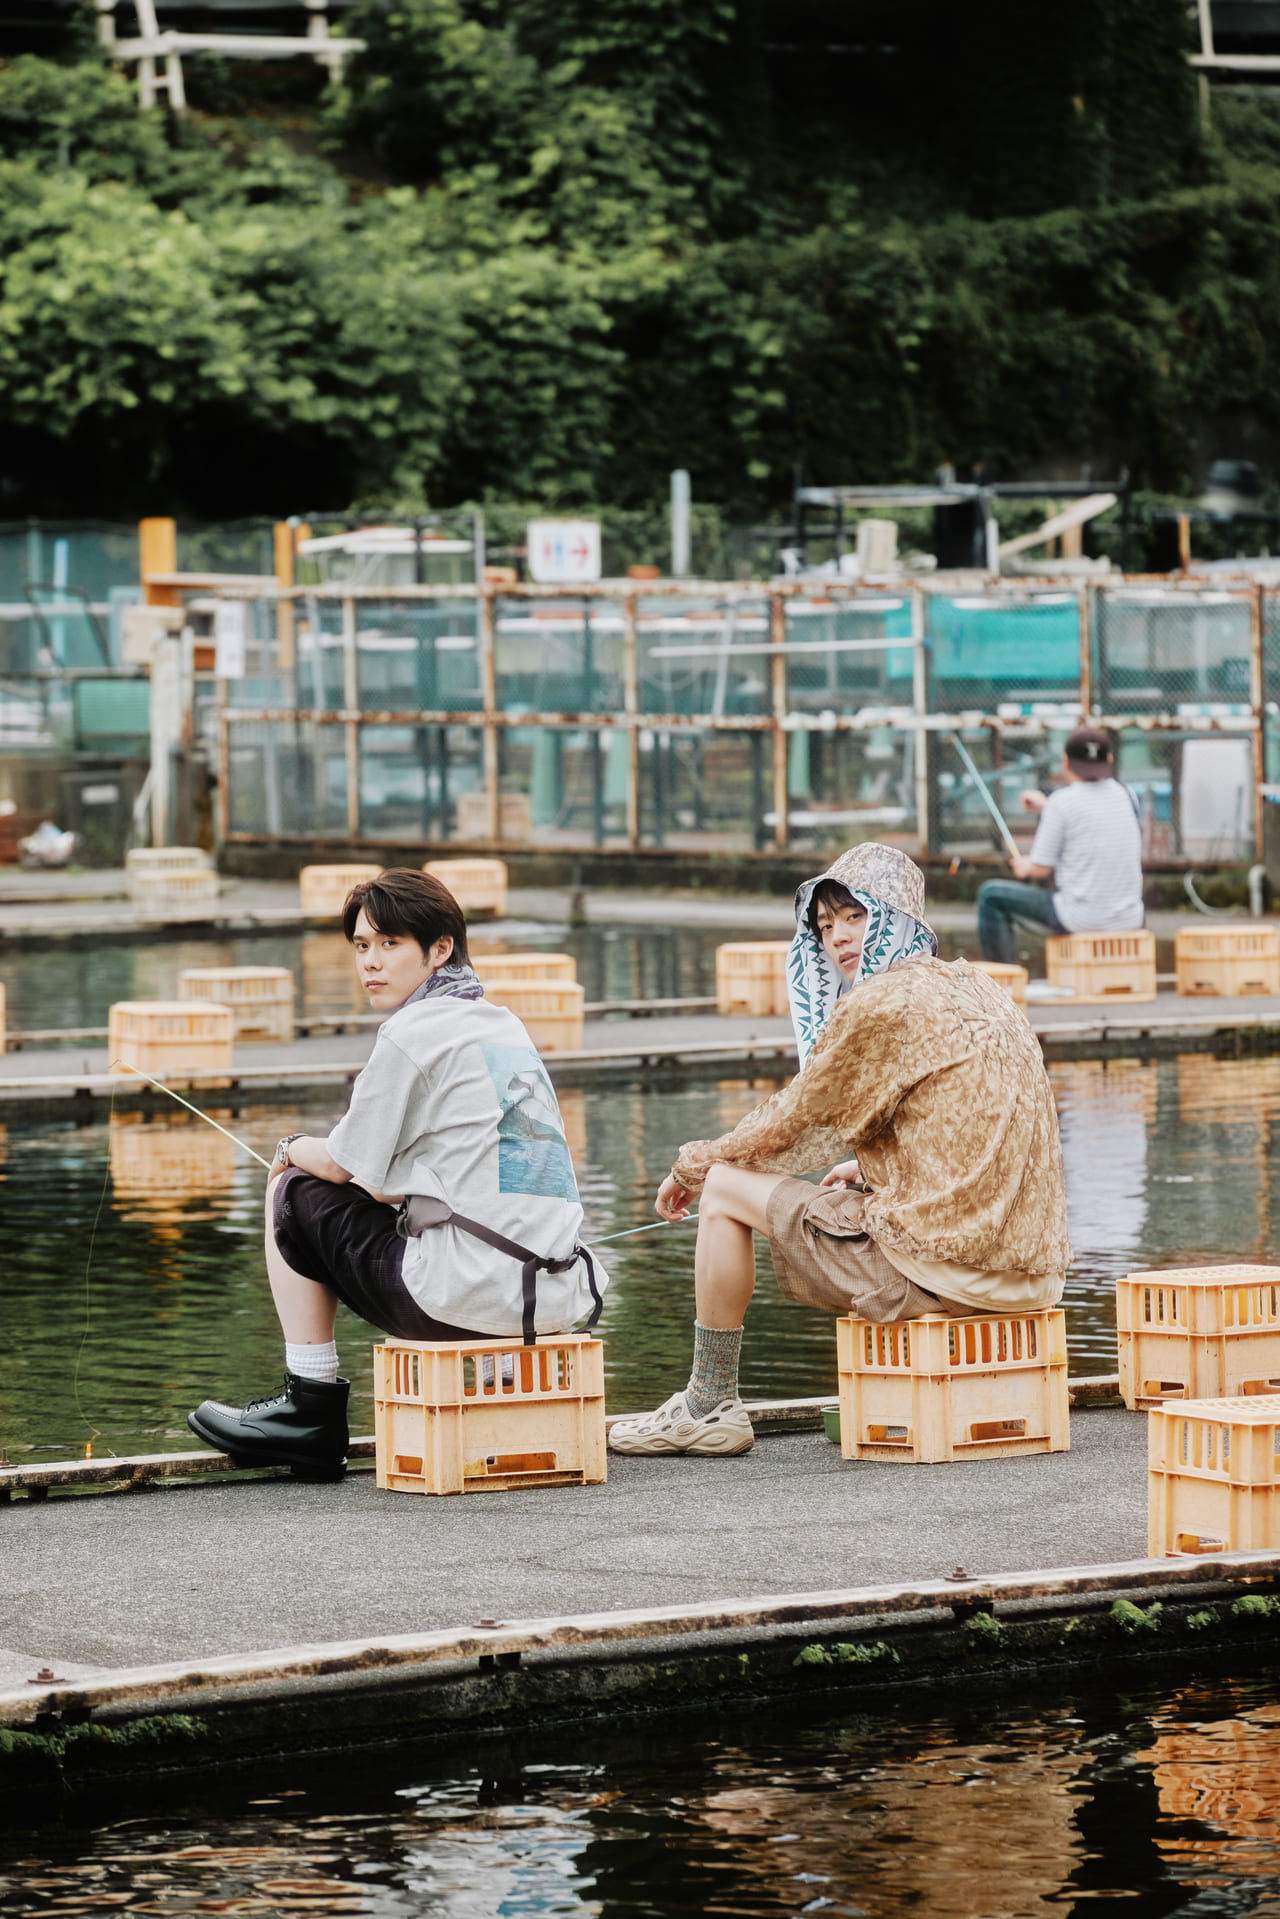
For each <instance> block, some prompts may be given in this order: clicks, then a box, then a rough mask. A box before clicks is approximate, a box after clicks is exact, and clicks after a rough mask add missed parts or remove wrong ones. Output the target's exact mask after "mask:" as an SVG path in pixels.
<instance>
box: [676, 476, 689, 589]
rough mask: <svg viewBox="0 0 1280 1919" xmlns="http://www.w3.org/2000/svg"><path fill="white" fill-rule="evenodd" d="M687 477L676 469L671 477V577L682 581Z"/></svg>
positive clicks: (686, 566)
mask: <svg viewBox="0 0 1280 1919" xmlns="http://www.w3.org/2000/svg"><path fill="white" fill-rule="evenodd" d="M689 546H690V540H689V475H688V473H687V472H686V471H685V469H684V467H682V466H681V467H677V468H676V470H675V472H674V473H673V474H672V475H671V577H672V579H673V580H683V579H685V578H686V577H687V575H688V572H689Z"/></svg>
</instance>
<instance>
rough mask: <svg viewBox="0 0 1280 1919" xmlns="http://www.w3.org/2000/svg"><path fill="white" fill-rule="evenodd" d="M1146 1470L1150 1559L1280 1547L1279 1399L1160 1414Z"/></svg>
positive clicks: (1223, 1402)
mask: <svg viewBox="0 0 1280 1919" xmlns="http://www.w3.org/2000/svg"><path fill="white" fill-rule="evenodd" d="M1147 1464H1148V1473H1147V1500H1148V1504H1147V1552H1148V1553H1149V1555H1150V1557H1151V1558H1152V1559H1164V1558H1167V1557H1169V1556H1171V1555H1174V1554H1182V1553H1213V1552H1248V1551H1255V1552H1256V1551H1266V1550H1267V1549H1268V1548H1270V1547H1274V1546H1276V1545H1280V1394H1277V1393H1270V1394H1265V1395H1261V1396H1256V1397H1248V1398H1238V1399H1189V1400H1187V1401H1186V1402H1185V1403H1184V1404H1182V1405H1175V1406H1157V1407H1155V1408H1154V1409H1153V1411H1152V1413H1151V1418H1150V1422H1149V1427H1148V1453H1147Z"/></svg>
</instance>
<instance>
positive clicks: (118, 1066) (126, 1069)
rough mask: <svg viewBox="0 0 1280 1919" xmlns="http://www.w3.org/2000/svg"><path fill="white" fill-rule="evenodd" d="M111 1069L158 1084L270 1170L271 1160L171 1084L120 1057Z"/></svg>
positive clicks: (172, 1097) (113, 1061)
mask: <svg viewBox="0 0 1280 1919" xmlns="http://www.w3.org/2000/svg"><path fill="white" fill-rule="evenodd" d="M111 1071H112V1072H113V1073H117V1072H119V1073H133V1074H134V1075H135V1077H136V1078H138V1079H145V1080H146V1081H148V1083H149V1084H150V1085H152V1086H158V1087H159V1088H160V1091H161V1092H162V1093H167V1094H168V1095H169V1098H170V1099H176V1100H177V1102H178V1104H179V1106H185V1107H186V1109H187V1111H188V1112H189V1113H194V1114H195V1116H196V1118H197V1119H202V1120H203V1121H204V1123H205V1125H206V1126H212V1127H213V1129H214V1131H215V1132H218V1133H221V1134H222V1137H223V1138H224V1139H229V1140H230V1141H231V1143H232V1145H233V1146H239V1147H242V1148H243V1150H244V1151H245V1152H246V1153H248V1155H249V1157H250V1159H256V1160H257V1162H258V1164H259V1166H265V1167H266V1169H267V1171H268V1172H270V1171H271V1161H270V1160H269V1159H264V1158H263V1157H262V1154H261V1153H255V1152H254V1150H253V1148H252V1146H249V1145H246V1143H245V1141H244V1140H242V1139H239V1138H237V1136H236V1135H235V1134H234V1133H229V1132H228V1131H227V1129H226V1127H225V1126H219V1125H218V1122H217V1120H216V1119H210V1117H209V1115H208V1114H207V1113H202V1112H201V1111H200V1108H199V1107H198V1106H193V1105H192V1104H191V1101H190V1100H189V1099H183V1097H182V1095H181V1093H175V1092H174V1090H173V1088H172V1086H166V1085H165V1084H164V1082H163V1080H158V1079H152V1077H151V1075H150V1073H144V1072H143V1071H142V1069H141V1067H139V1066H126V1065H125V1063H124V1061H123V1060H122V1059H113V1060H112V1062H111ZM111 1098H112V1101H113V1102H114V1100H115V1089H114V1088H113V1089H112V1093H111Z"/></svg>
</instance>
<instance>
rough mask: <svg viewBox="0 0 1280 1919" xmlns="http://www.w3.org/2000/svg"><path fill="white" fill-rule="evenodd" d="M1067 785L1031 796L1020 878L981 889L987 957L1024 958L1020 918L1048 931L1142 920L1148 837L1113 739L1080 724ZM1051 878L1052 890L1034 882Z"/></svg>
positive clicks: (1111, 928)
mask: <svg viewBox="0 0 1280 1919" xmlns="http://www.w3.org/2000/svg"><path fill="white" fill-rule="evenodd" d="M1062 770H1063V772H1064V774H1065V775H1066V784H1065V785H1064V786H1060V787H1058V788H1057V789H1056V791H1054V792H1052V793H1050V794H1049V795H1048V796H1047V797H1046V796H1045V795H1044V794H1043V793H1024V794H1023V796H1022V797H1023V804H1024V805H1025V806H1026V807H1027V808H1028V809H1029V810H1030V811H1031V812H1035V813H1039V815H1040V824H1039V826H1038V828H1037V829H1036V836H1035V839H1034V840H1033V841H1032V845H1031V851H1030V853H1028V854H1018V855H1017V856H1016V857H1011V859H1010V861H1009V864H1010V866H1011V867H1012V868H1013V871H1014V874H1015V878H1014V879H1012V880H988V881H987V882H986V884H985V885H983V886H981V887H979V889H978V939H979V942H980V944H981V947H982V957H983V959H986V960H1001V961H1003V962H1004V963H1005V964H1006V965H1009V964H1013V963H1015V962H1016V961H1017V957H1018V947H1017V935H1016V933H1015V931H1014V926H1015V922H1018V921H1021V922H1022V923H1023V924H1024V925H1027V926H1034V927H1037V928H1039V929H1041V930H1042V931H1044V932H1045V933H1128V932H1132V931H1133V930H1134V929H1135V928H1137V927H1139V926H1141V925H1142V920H1143V908H1142V834H1141V830H1140V828H1139V826H1138V816H1137V809H1136V808H1135V806H1134V803H1133V799H1132V796H1131V795H1130V793H1129V790H1128V788H1127V787H1124V786H1122V785H1121V784H1120V782H1119V780H1117V779H1116V777H1115V765H1114V763H1113V761H1112V757H1111V741H1110V739H1109V738H1108V737H1107V735H1106V734H1105V733H1104V732H1102V730H1101V729H1100V728H1099V727H1096V726H1081V727H1077V728H1076V731H1075V732H1074V733H1073V734H1072V735H1071V737H1070V739H1069V740H1068V741H1067V744H1066V750H1065V752H1064V754H1063V758H1062ZM1047 879H1052V881H1053V888H1052V890H1051V891H1050V890H1047V889H1046V888H1044V887H1043V886H1033V885H1028V884H1027V883H1026V882H1028V881H1031V880H1047Z"/></svg>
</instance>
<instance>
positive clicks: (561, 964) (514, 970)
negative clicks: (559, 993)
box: [471, 952, 578, 984]
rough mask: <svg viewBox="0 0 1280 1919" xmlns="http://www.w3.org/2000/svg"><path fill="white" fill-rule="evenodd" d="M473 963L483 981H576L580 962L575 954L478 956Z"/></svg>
mask: <svg viewBox="0 0 1280 1919" xmlns="http://www.w3.org/2000/svg"><path fill="white" fill-rule="evenodd" d="M471 964H472V965H473V966H474V967H475V969H476V973H477V974H478V976H479V977H480V978H481V979H482V980H486V981H487V980H491V979H509V980H528V981H533V980H554V981H555V982H556V983H557V984H559V983H560V982H562V981H564V980H568V981H570V982H573V981H576V979H577V977H578V962H577V961H576V960H575V959H574V957H573V955H572V953H476V952H473V953H472V955H471Z"/></svg>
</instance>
